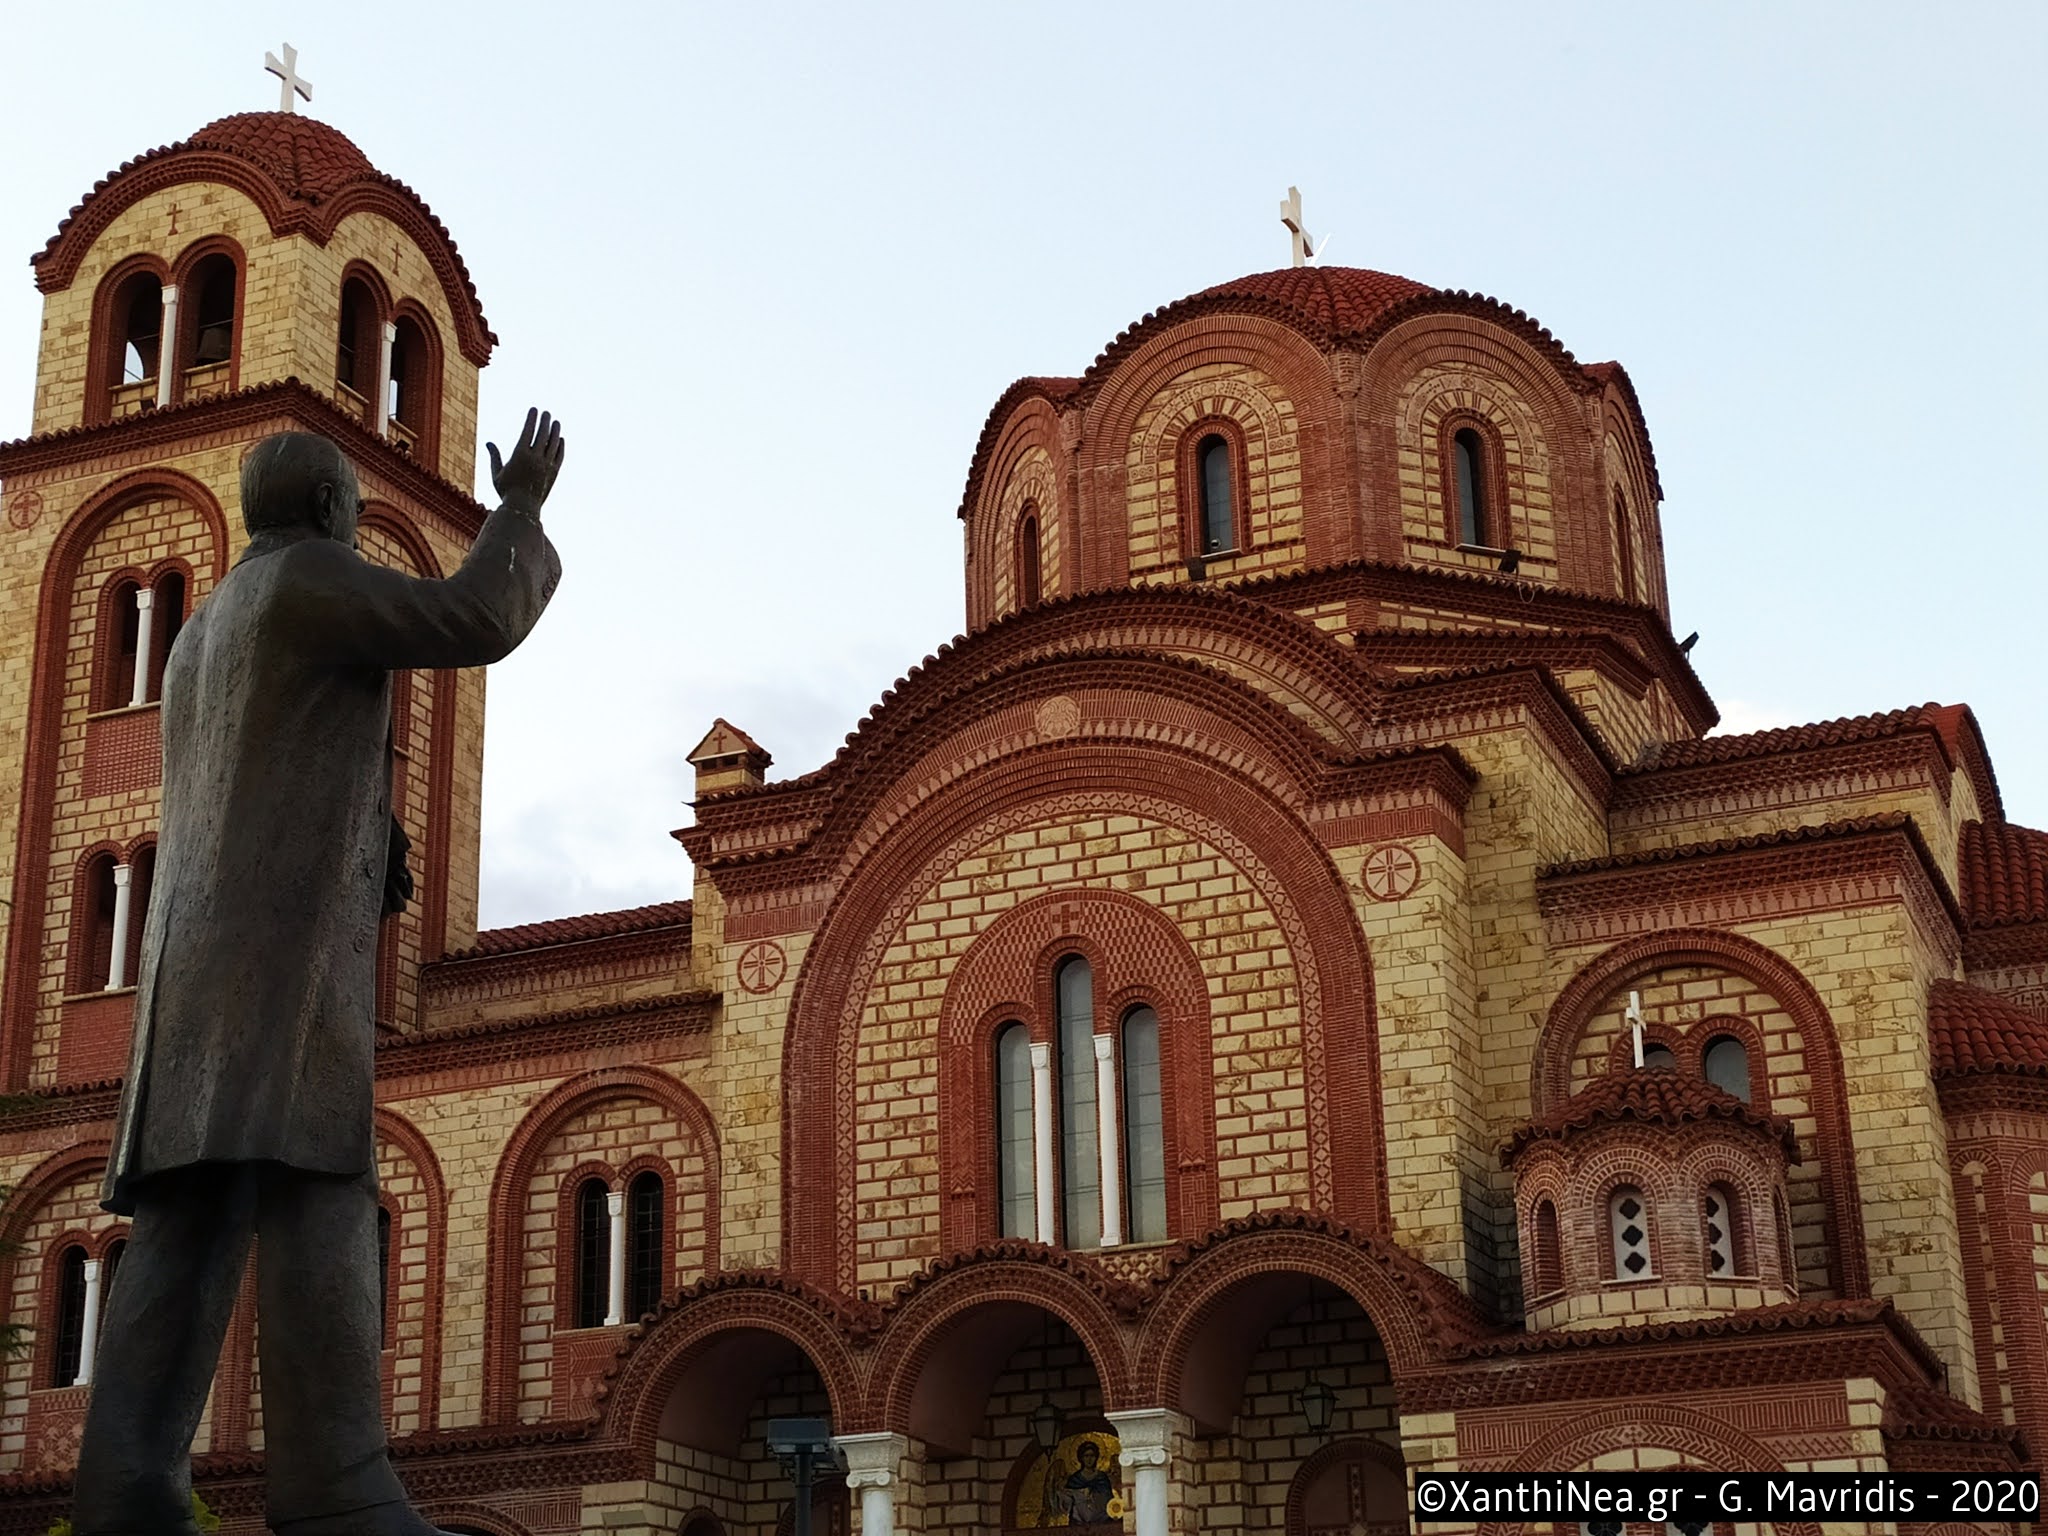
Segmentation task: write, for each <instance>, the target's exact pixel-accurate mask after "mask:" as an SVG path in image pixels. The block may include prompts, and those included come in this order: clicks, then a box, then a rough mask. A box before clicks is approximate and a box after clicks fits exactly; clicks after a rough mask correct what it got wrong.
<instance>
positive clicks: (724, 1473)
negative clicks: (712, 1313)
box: [654, 1326, 852, 1536]
mask: <svg viewBox="0 0 2048 1536" xmlns="http://www.w3.org/2000/svg"><path fill="white" fill-rule="evenodd" d="M783 1418H817V1419H824V1420H825V1421H827V1422H828V1423H830V1422H831V1420H832V1403H831V1398H830V1396H829V1394H828V1393H827V1391H826V1387H825V1381H824V1377H823V1375H822V1374H821V1373H820V1371H819V1369H818V1365H817V1362H816V1361H814V1360H812V1359H811V1357H810V1356H809V1354H808V1353H806V1351H805V1350H804V1348H803V1346H801V1345H800V1344H798V1343H797V1342H796V1341H795V1340H793V1339H790V1338H788V1337H786V1336H784V1335H783V1334H780V1333H776V1332H773V1331H771V1330H769V1329H766V1328H750V1327H743V1326H742V1327H733V1328H727V1329H723V1330H721V1331H718V1332H715V1333H713V1334H711V1335H709V1336H708V1337H707V1338H705V1339H704V1340H703V1341H702V1342H701V1343H700V1344H699V1345H698V1346H697V1347H696V1348H695V1349H693V1350H692V1351H691V1353H690V1356H689V1358H688V1360H687V1361H686V1362H685V1364H684V1365H683V1367H682V1369H681V1370H680V1371H679V1372H678V1373H677V1374H676V1376H675V1379H674V1383H673V1385H672V1386H671V1387H670V1390H669V1393H668V1397H667V1400H666V1401H665V1402H664V1403H663V1405H662V1409H661V1418H660V1421H659V1424H658V1426H657V1428H656V1431H655V1442H654V1445H655V1471H656V1478H655V1481H656V1482H657V1484H658V1485H659V1486H660V1487H661V1488H662V1490H663V1492H664V1493H665V1494H666V1495H667V1496H668V1499H669V1501H670V1502H671V1503H672V1504H675V1505H680V1506H681V1507H683V1508H685V1509H687V1510H689V1514H688V1515H687V1516H686V1517H684V1519H683V1520H682V1522H681V1523H680V1524H679V1525H678V1533H679V1536H789V1533H790V1532H791V1531H792V1530H793V1529H794V1527H795V1516H794V1510H793V1508H792V1504H791V1499H792V1489H791V1484H790V1478H789V1473H788V1471H787V1470H786V1469H785V1468H784V1467H783V1466H782V1464H781V1462H780V1461H778V1460H777V1458H776V1457H775V1456H774V1455H772V1454H771V1453H770V1452H769V1450H768V1444H767V1427H768V1421H769V1420H770V1419H783ZM851 1529H852V1517H851V1511H850V1509H849V1506H848V1498H847V1489H846V1480H845V1478H844V1477H843V1476H841V1475H839V1474H838V1473H836V1472H834V1473H827V1474H825V1475H823V1476H821V1477H820V1478H819V1480H818V1482H817V1484H816V1485H815V1488H814V1493H813V1498H812V1504H811V1530H812V1532H813V1536H848V1532H849V1531H850V1530H851Z"/></svg>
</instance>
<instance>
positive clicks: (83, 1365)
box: [71, 1259, 100, 1387]
mask: <svg viewBox="0 0 2048 1536" xmlns="http://www.w3.org/2000/svg"><path fill="white" fill-rule="evenodd" d="M99 1342H100V1261H99V1260H98V1259H87V1260H86V1261H85V1316H84V1317H83V1318H82V1319H80V1326H79V1330H78V1374H77V1375H76V1376H75V1377H73V1378H72V1380H71V1385H73V1386H74V1387H89V1386H91V1385H92V1357H93V1351H94V1350H95V1349H96V1348H98V1346H99Z"/></svg>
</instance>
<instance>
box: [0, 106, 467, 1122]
mask: <svg viewBox="0 0 2048 1536" xmlns="http://www.w3.org/2000/svg"><path fill="white" fill-rule="evenodd" d="M285 89H286V92H287V102H289V99H290V97H289V93H290V92H291V90H292V81H291V80H290V79H289V78H287V83H286V87H285ZM32 264H33V267H34V270H35V277H36V286H37V287H38V288H39V289H40V290H41V291H42V293H43V294H44V305H43V325H42V337H41V344H40V350H39V355H38V357H37V361H36V390H35V404H34V419H33V421H32V423H31V428H30V435H28V436H26V437H24V438H21V439H19V440H17V441H14V442H10V443H6V444H0V614H4V616H5V617H4V618H0V860H4V861H5V862H4V866H0V894H4V895H5V897H6V899H7V901H8V906H7V907H6V909H5V911H4V913H0V921H4V923H5V934H6V939H5V943H6V949H5V956H6V960H5V978H4V990H0V1087H4V1088H5V1089H6V1090H10V1091H11V1090H43V1089H49V1088H55V1087H74V1088H75V1087H82V1086H85V1085H89V1084H93V1083H98V1082H103V1081H105V1080H107V1079H111V1078H113V1077H115V1076H117V1075H118V1074H119V1073H120V1072H121V1071H122V1070H123V1069H124V1067H125V1064H126V1058H127V1042H128V1036H129V1031H130V1025H131V1023H132V1017H133V1009H134V997H135V993H134V985H135V980H136V976H135V968H136V962H137V960H138V958H139V955H140V950H141V934H142V925H143V922H144V919H145V915H146V913H147V910H148V905H149V899H150V885H151V873H152V869H153V864H154V845H155V837H156V827H157V821H158V795H159V779H160V774H161V737H160V734H159V726H158V719H157V709H158V704H157V699H158V694H159V690H160V686H161V680H162V675H163V663H164V658H165V656H166V655H167V654H168V653H169V650H170V647H171V645H172V643H173V642H174V641H175V640H176V638H177V634H178V630H179V628H180V626H181V625H182V624H183V623H184V621H185V619H186V618H187V617H188V616H189V615H190V613H191V612H192V610H193V608H194V606H195V605H196V604H198V603H199V602H202V601H203V600H204V599H205V597H206V595H207V593H208V592H209V591H210V590H211V589H212V587H213V585H214V584H215V583H216V582H218V581H219V580H220V579H221V577H222V576H223V575H224V574H225V573H226V571H227V570H228V568H229V567H230V566H231V565H232V564H233V562H234V560H235V558H236V557H237V555H238V554H239V553H240V551H241V548H242V546H243V544H244V543H245V542H246V539H245V535H244V533H243V530H242V526H241V515H240V504H239V498H238V492H237V482H238V477H239V474H240V466H241V461H242V458H243V456H244V455H245V454H246V453H247V451H248V450H249V448H250V447H251V446H253V445H254V444H255V443H256V442H258V441H259V440H261V439H262V438H264V437H267V436H269V435H270V434H271V433H274V432H279V431H285V430H301V431H310V432H318V433H320V434H322V435H324V436H327V437H330V438H332V439H334V440H335V441H336V442H338V443H339V444H340V445H341V446H342V448H343V450H344V451H345V452H347V454H348V455H349V457H350V458H351V459H352V460H353V461H354V463H355V466H356V470H357V473H358V476H359V478H360V480H361V485H362V492H363V499H364V514H363V518H362V525H361V534H360V543H361V549H362V552H363V554H364V556H365V557H366V558H368V559H371V560H375V561H378V562H380V563H383V564H388V565H392V566H396V567H399V568H402V569H405V570H408V571H411V572H414V573H415V574H418V575H423V576H438V575H442V574H445V573H447V572H449V571H452V570H453V569H454V567H455V566H456V565H457V564H459V563H460V561H461V559H462V557H463V554H464V553H465V551H466V550H467V548H468V546H469V543H470V541H471V539H472V538H473V537H474V535H475V532H476V529H477V527H478V525H479V523H480V521H481V519H482V516H483V509H482V508H480V507H478V506H477V505H476V503H475V502H474V500H473V499H472V498H471V496H470V495H469V492H468V486H469V483H470V478H471V475H472V472H473V467H474V464H475V458H476V398H477V380H478V373H479V371H480V370H481V369H482V367H483V366H484V365H485V364H486V363H487V362H488V361H489V359H490V354H491V348H492V346H493V344H494V343H495V340H496V338H495V337H494V336H493V335H492V334H491V331H490V327H489V326H488V324H487V323H486V322H485V319H484V314H483V310H482V307H481V305H480V303H479V301H478V299H477V295H476V290H475V288H474V287H473V286H472V285H471V283H470V281H469V274H468V272H467V269H466V268H465V267H464V266H463V263H462V258H461V256H460V254H459V253H458V252H457V250H456V248H455V243H454V241H453V240H452V239H451V238H450V236H449V234H448V231H447V230H446V229H444V228H443V227H442V225H441V223H440V221H439V220H438V219H436V218H435V217H434V215H433V213H432V211H431V210H430V209H429V208H428V207H427V205H426V204H425V203H424V202H423V201H421V199H420V198H419V196H418V195H417V194H416V193H414V192H413V191H412V190H411V189H410V188H409V187H407V186H406V185H405V184H404V183H402V182H400V181H398V180H396V179H395V178H393V177H391V176H389V175H386V174H385V173H384V172H382V171H380V170H378V169H377V168H376V167H375V166H374V165H372V164H371V163H370V161H369V159H368V157H367V156H365V155H364V154H363V152H362V151H361V150H360V149H358V148H357V147H356V146H355V144H353V143H352V142H351V141H350V140H349V139H348V138H347V137H346V136H344V135H343V134H341V133H340V132H338V131H337V130H335V129H334V128H331V127H329V126H327V125H326V124H324V123H321V122H318V121H316V120H314V119H311V118H307V117H303V116H300V115H298V114H297V113H295V112H291V111H279V112H253V113H242V114H238V115H236V116H232V117H225V118H222V119H220V120H219V121H218V122H214V123H210V124H208V125H207V126H206V127H204V128H202V129H200V130H199V131H198V132H197V133H194V134H193V135H191V137H189V138H187V139H184V140H181V141H180V142H178V143H175V144H171V145H168V146H165V147H163V148H159V149H153V150H149V151H147V152H145V153H143V154H141V155H138V156H137V157H136V158H134V159H133V160H130V161H128V162H127V163H126V164H124V165H122V166H121V167H119V168H118V169H117V170H115V171H113V172H112V173H111V174H109V175H108V176H107V177H106V178H105V179H104V180H102V181H100V182H99V183H98V184H97V185H96V186H94V187H93V189H92V190H91V191H90V192H88V193H87V194H86V195H85V197H84V198H83V199H82V200H81V201H80V202H79V204H78V206H77V207H75V208H73V209H72V210H71V212H70V214H69V215H68V216H67V217H66V218H65V219H64V220H63V222H62V223H61V224H60V225H59V226H58V229H57V232H56V234H55V235H54V236H52V237H51V239H50V241H49V243H48V244H47V245H46V246H45V247H44V248H43V250H42V251H40V252H39V253H37V254H36V255H35V256H34V257H33V258H32ZM393 693H394V702H393V719H392V747H393V760H392V774H393V786H392V789H393V793H392V804H393V807H394V809H395V811H396V812H397V814H398V816H399V817H400V819H401V821H402V822H403V823H404V825H405V828H406V830H407V833H408V835H409V836H410V837H411V839H412V854H411V865H412V870H413V874H414V878H415V882H416V894H415V896H414V900H413V903H412V905H411V906H410V907H409V908H408V910H407V911H406V912H405V913H404V914H402V915H401V916H399V917H396V918H390V919H386V921H385V924H384V927H383V930H382V932H381V934H380V936H379V941H378V944H379V969H378V974H379V987H378V1007H377V1013H378V1023H379V1027H380V1028H384V1029H390V1030H406V1029H410V1028H412V1027H415V1025H416V1023H417V1019H418V996H417V993H418V975H419V968H420V966H421V965H422V964H423V963H424V962H426V961H428V960H432V959H434V958H435V957H437V956H438V955H440V954H442V953H444V952H446V951H447V950H450V949H454V948H460V947H462V946H464V945H466V944H468V943H469V942H470V941H471V939H472V938H473V936H474V934H475V931H476V890H477V842H478V799H479V790H480V780H481V773H482V754H483V705H484V694H483V679H482V677H481V675H480V674H474V675H458V674H456V673H453V672H447V673H418V674H406V675H402V676H401V677H399V678H398V679H397V680H396V686H395V688H394V691H393Z"/></svg>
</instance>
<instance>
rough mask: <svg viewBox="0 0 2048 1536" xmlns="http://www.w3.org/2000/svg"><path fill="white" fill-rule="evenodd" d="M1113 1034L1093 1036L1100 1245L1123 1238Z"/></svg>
mask: <svg viewBox="0 0 2048 1536" xmlns="http://www.w3.org/2000/svg"><path fill="white" fill-rule="evenodd" d="M1116 1111H1117V1093H1116V1036H1114V1035H1108V1034H1103V1035H1097V1036H1096V1037H1095V1126H1096V1135H1095V1143H1096V1145H1097V1146H1098V1147H1099V1148H1100V1149H1101V1151H1102V1246H1103V1247H1105V1248H1114V1247H1116V1246H1117V1244H1119V1243H1121V1242H1122V1241H1123V1240H1124V1175H1123V1169H1122V1168H1120V1167H1119V1166H1118V1161H1119V1158H1118V1147H1117V1139H1116V1138H1117V1124H1118V1121H1119V1119H1120V1118H1121V1117H1120V1116H1119V1115H1118V1114H1117V1112H1116Z"/></svg>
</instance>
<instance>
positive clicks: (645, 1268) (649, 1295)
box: [626, 1168, 668, 1319]
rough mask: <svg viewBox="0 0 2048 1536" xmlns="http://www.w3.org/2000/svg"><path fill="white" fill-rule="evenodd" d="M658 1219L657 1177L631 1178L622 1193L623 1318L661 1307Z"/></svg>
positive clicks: (664, 1249) (663, 1265)
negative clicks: (624, 1234) (624, 1247)
mask: <svg viewBox="0 0 2048 1536" xmlns="http://www.w3.org/2000/svg"><path fill="white" fill-rule="evenodd" d="M665 1227H666V1223H665V1222H664V1220H663V1217H662V1186H661V1175H660V1174H658V1173H656V1172H655V1171H654V1170H653V1169H651V1168H650V1169H648V1170H647V1171H646V1172H645V1173H642V1174H638V1175H636V1176H635V1177H634V1179H633V1182H632V1184H631V1185H630V1186H628V1188H627V1191H626V1316H627V1317H628V1318H629V1319H631V1318H639V1317H645V1316H646V1315H647V1314H648V1313H649V1312H652V1311H653V1310H654V1309H655V1308H656V1307H658V1306H660V1305H661V1293H662V1290H663V1284H662V1282H663V1281H664V1280H666V1279H667V1269H668V1264H667V1259H668V1242H667V1232H666V1230H665Z"/></svg>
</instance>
